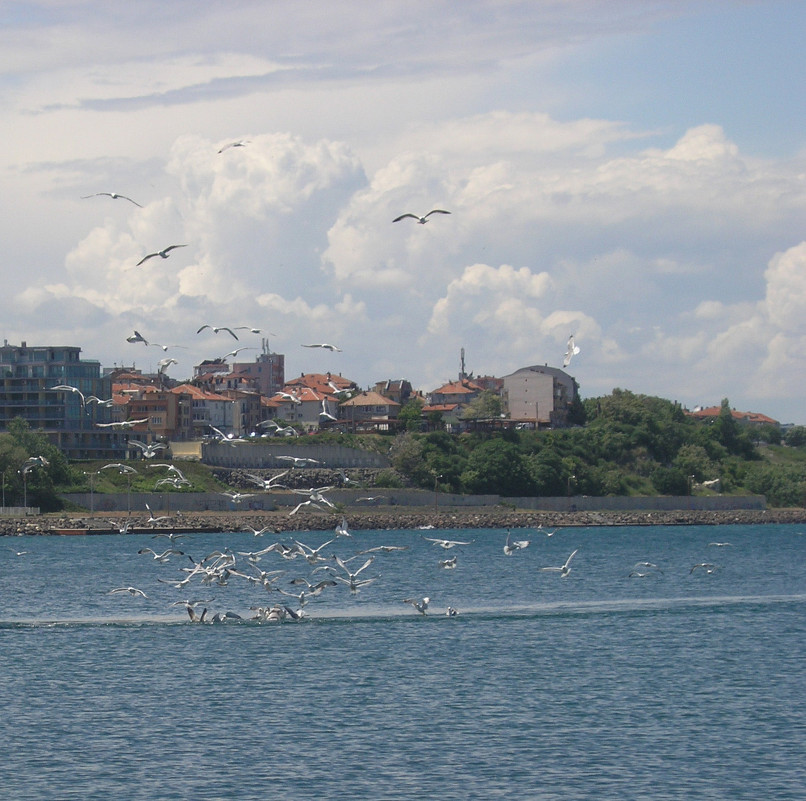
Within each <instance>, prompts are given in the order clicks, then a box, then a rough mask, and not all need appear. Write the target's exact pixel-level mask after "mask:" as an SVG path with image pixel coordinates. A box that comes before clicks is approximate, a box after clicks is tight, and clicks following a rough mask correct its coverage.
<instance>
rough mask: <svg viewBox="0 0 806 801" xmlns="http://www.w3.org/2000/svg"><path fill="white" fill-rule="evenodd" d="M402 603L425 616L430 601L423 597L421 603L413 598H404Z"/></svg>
mask: <svg viewBox="0 0 806 801" xmlns="http://www.w3.org/2000/svg"><path fill="white" fill-rule="evenodd" d="M403 603H404V604H411V605H412V606H413V607H414V608H415V609H416V610H417V611H418V612H419V613H420V614H421V615H425V614H427V613H428V604H429V603H431V599H430V598H428V597H425V598H423V600H422V601H417V600H415V599H414V598H404V600H403Z"/></svg>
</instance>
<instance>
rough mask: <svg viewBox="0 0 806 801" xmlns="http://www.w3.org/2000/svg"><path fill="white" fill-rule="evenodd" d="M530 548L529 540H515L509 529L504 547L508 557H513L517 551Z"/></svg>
mask: <svg viewBox="0 0 806 801" xmlns="http://www.w3.org/2000/svg"><path fill="white" fill-rule="evenodd" d="M528 547H529V540H513V539H512V538H511V536H510V532H509V529H507V541H506V544H505V545H504V553H505V554H506V555H507V556H512V554H513V553H515V551H520V550H522V549H523V548H528Z"/></svg>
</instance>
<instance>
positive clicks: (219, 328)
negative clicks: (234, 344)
mask: <svg viewBox="0 0 806 801" xmlns="http://www.w3.org/2000/svg"><path fill="white" fill-rule="evenodd" d="M205 328H209V329H210V330H211V331H212V332H213V333H214V334H217V333H218V332H219V331H226V332H227V333H228V334H232V336H233V337H235V339H238V335H237V334H236V333H235V332H234V331H233V330H232V329H231V328H229V327H227V326H226V325H209V324H207V323H205V324H204V325H203V326H202V327H201V328H199V330H198V331H196V333H197V334H201V332H202V331H204V329H205Z"/></svg>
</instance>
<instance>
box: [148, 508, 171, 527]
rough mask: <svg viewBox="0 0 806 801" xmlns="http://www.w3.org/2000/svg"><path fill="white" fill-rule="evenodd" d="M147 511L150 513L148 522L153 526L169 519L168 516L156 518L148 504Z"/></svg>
mask: <svg viewBox="0 0 806 801" xmlns="http://www.w3.org/2000/svg"><path fill="white" fill-rule="evenodd" d="M146 511H147V512H148V522H149V523H151V525H152V526H153V525H156V524H157V523H159V522H160V521H161V520H167V519H168V515H162V516H161V517H154V513H153V512H152V511H151V507H150V506H149V505H148V504H146Z"/></svg>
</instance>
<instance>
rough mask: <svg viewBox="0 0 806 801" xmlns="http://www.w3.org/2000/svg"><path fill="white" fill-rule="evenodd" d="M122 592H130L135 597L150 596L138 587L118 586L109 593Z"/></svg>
mask: <svg viewBox="0 0 806 801" xmlns="http://www.w3.org/2000/svg"><path fill="white" fill-rule="evenodd" d="M122 592H125V593H128V594H129V595H131V596H132V597H133V598H137V597H139V598H148V596H147V595H146V594H145V593H144V592H143V591H142V590H138V589H137V587H116V588H115V589H114V590H109V592H108V593H107V595H117V594H119V593H122Z"/></svg>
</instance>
